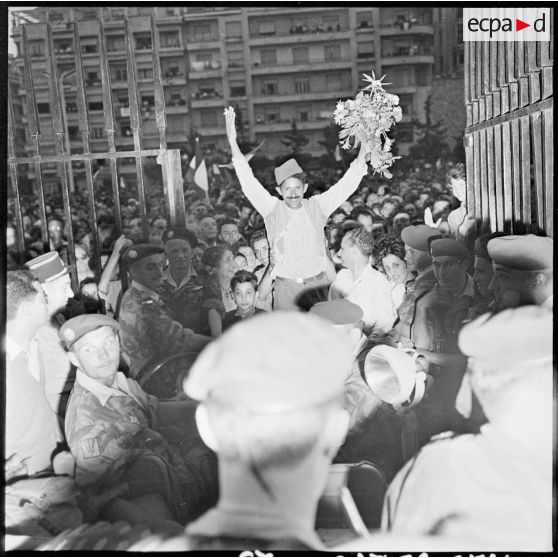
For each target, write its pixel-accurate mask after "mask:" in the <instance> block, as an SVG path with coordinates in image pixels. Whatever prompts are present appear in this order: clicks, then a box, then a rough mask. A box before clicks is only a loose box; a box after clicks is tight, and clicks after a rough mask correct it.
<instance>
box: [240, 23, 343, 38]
mask: <svg viewBox="0 0 558 558" xmlns="http://www.w3.org/2000/svg"><path fill="white" fill-rule="evenodd" d="M348 30H349V29H348V28H347V27H341V25H339V24H337V25H326V24H325V23H320V24H318V25H313V26H312V27H309V26H307V25H304V24H300V25H293V27H291V28H290V29H289V30H288V31H274V30H273V31H271V30H270V31H256V32H252V33H250V38H251V39H259V38H260V37H287V36H289V35H307V34H318V33H334V32H343V31H348Z"/></svg>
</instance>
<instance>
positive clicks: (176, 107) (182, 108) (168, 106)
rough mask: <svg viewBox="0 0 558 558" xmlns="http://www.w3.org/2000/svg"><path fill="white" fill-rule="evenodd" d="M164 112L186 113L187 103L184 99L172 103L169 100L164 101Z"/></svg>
mask: <svg viewBox="0 0 558 558" xmlns="http://www.w3.org/2000/svg"><path fill="white" fill-rule="evenodd" d="M165 112H166V113H167V114H187V113H188V112H189V110H188V104H187V103H186V101H184V103H178V104H172V103H171V102H170V101H169V102H168V103H165Z"/></svg>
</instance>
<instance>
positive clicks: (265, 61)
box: [260, 48, 277, 66]
mask: <svg viewBox="0 0 558 558" xmlns="http://www.w3.org/2000/svg"><path fill="white" fill-rule="evenodd" d="M260 59H261V61H262V66H274V65H275V64H277V51H276V50H275V49H274V48H270V49H265V50H261V51H260Z"/></svg>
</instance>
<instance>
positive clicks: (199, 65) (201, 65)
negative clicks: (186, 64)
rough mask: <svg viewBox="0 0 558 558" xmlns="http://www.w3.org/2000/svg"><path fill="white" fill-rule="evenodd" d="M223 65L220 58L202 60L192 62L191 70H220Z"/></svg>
mask: <svg viewBox="0 0 558 558" xmlns="http://www.w3.org/2000/svg"><path fill="white" fill-rule="evenodd" d="M220 67H221V62H220V61H219V60H204V61H202V62H190V71H191V72H206V71H207V70H218V69H219V68H220Z"/></svg>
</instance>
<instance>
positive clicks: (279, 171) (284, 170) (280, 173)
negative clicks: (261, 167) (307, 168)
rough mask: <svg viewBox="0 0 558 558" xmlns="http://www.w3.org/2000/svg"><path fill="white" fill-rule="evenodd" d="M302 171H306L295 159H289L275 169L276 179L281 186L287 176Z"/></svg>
mask: <svg viewBox="0 0 558 558" xmlns="http://www.w3.org/2000/svg"><path fill="white" fill-rule="evenodd" d="M301 172H304V171H303V170H302V169H301V168H300V166H299V164H298V163H297V162H296V161H295V160H294V159H289V160H288V161H285V162H284V163H283V164H282V165H281V166H279V167H277V168H276V169H275V181H276V182H277V184H278V185H279V186H281V184H283V182H284V181H285V180H287V178H289V177H291V176H293V175H295V174H300V173H301Z"/></svg>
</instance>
